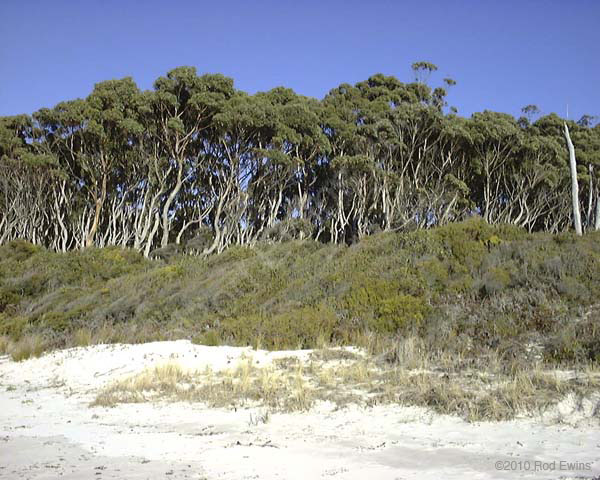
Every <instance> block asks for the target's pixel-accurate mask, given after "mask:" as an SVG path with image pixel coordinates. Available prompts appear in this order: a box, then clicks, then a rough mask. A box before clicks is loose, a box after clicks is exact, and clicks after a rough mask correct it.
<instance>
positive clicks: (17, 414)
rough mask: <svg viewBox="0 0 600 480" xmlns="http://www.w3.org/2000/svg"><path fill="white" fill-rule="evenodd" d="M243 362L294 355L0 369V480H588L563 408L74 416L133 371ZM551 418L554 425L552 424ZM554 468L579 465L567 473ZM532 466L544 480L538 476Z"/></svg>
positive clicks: (118, 353)
mask: <svg viewBox="0 0 600 480" xmlns="http://www.w3.org/2000/svg"><path fill="white" fill-rule="evenodd" d="M244 352H245V353H246V354H251V355H252V358H253V359H254V360H255V361H257V362H258V363H259V365H264V364H267V363H268V362H270V361H272V360H273V358H277V357H284V356H289V355H297V356H307V355H308V352H305V351H304V352H277V353H268V352H263V351H259V352H255V351H251V350H250V349H248V348H245V349H244V348H233V347H202V346H197V345H192V344H191V343H189V342H188V341H177V342H156V343H149V344H144V345H126V346H125V345H110V346H109V345H102V346H94V347H89V348H78V349H70V350H65V351H59V352H55V353H52V354H50V355H45V356H43V357H41V358H39V359H31V360H27V361H25V362H21V363H15V362H12V361H11V360H9V359H8V358H7V357H5V356H4V357H0V478H31V479H42V478H48V479H50V478H71V479H84V478H85V479H89V478H97V479H106V478H171V479H173V478H207V479H228V480H229V479H231V480H235V479H251V478H252V479H254V478H256V479H271V478H279V479H290V480H291V479H303V480H304V479H318V478H328V477H334V478H336V479H390V480H391V479H413V478H414V479H417V478H418V479H432V480H433V479H435V480H438V479H461V480H462V479H513V478H540V479H541V478H552V479H557V478H593V477H594V476H597V475H600V426H599V424H598V421H597V419H595V418H594V419H590V417H591V416H592V415H593V414H594V412H593V411H592V410H593V409H591V407H589V406H585V405H583V406H582V405H575V404H573V402H572V401H570V400H569V399H567V400H565V402H563V403H562V404H561V405H560V407H558V408H556V409H554V411H553V412H552V413H551V414H548V415H547V416H546V417H545V418H544V419H540V418H538V419H521V420H516V421H512V422H502V423H475V424H469V423H466V422H464V421H462V420H460V419H458V418H455V417H448V416H440V415H434V414H431V413H429V412H427V411H426V410H424V409H420V408H406V407H400V406H382V407H376V408H368V409H363V408H358V407H352V408H348V409H343V410H338V411H335V410H333V409H332V408H330V407H329V406H328V405H325V404H321V405H320V406H318V407H317V408H315V409H314V410H312V411H311V412H309V413H294V414H271V416H270V419H269V421H268V422H267V423H261V424H258V425H256V424H255V423H256V422H251V416H252V418H256V416H257V415H260V413H261V410H260V409H238V410H237V411H232V410H223V409H208V408H205V407H203V406H202V405H199V404H188V403H172V404H128V405H119V406H117V407H115V408H103V407H94V408H89V407H88V405H89V403H90V402H91V401H92V400H93V399H94V398H95V395H96V393H97V392H98V390H99V389H100V388H102V387H103V386H104V385H106V384H108V383H110V382H111V381H112V380H114V379H118V378H122V377H123V376H127V375H130V374H133V373H136V372H138V371H141V370H143V369H144V368H145V367H148V366H151V365H156V364H164V363H165V362H167V361H169V360H173V361H175V362H177V363H179V364H181V365H182V366H184V367H186V368H190V369H201V370H202V369H204V368H205V367H206V366H207V365H210V366H211V368H213V370H219V369H222V368H226V367H228V366H233V365H235V364H236V363H237V361H238V359H239V357H240V355H241V354H242V353H244ZM569 402H571V403H569ZM586 408H587V410H586ZM588 410H589V411H588ZM557 419H562V420H563V421H568V423H559V424H557V423H556V420H557ZM498 461H505V462H508V465H509V466H510V464H509V462H511V461H512V462H513V464H512V466H513V469H512V470H497V469H496V468H495V463H496V462H498ZM561 461H567V462H571V463H572V464H573V463H576V462H578V463H579V465H575V466H574V465H571V467H572V468H569V466H568V465H566V464H563V465H561V464H560V462H561ZM519 462H520V464H519ZM536 462H537V463H536ZM540 462H544V468H546V471H539V468H541V467H542V464H541V463H540ZM573 467H575V468H573ZM588 467H589V468H588ZM535 468H538V471H534V469H535Z"/></svg>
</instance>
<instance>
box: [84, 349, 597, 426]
mask: <svg viewBox="0 0 600 480" xmlns="http://www.w3.org/2000/svg"><path fill="white" fill-rule="evenodd" d="M412 359H413V361H415V360H416V359H415V357H414V355H413V357H412ZM417 364H418V365H422V366H425V365H426V366H427V368H418V367H416V365H417ZM496 366H498V364H496ZM599 388H600V372H599V371H597V370H596V371H592V370H588V371H585V372H580V373H578V374H572V375H565V374H564V372H558V371H552V370H542V369H541V366H540V365H539V364H538V365H535V366H533V367H532V368H529V369H517V370H513V371H510V372H506V371H502V370H497V369H495V368H494V367H493V365H492V366H491V367H490V368H489V369H487V370H485V371H481V370H479V369H473V368H466V369H463V368H458V366H455V365H450V364H448V365H445V366H433V364H432V363H431V359H430V358H429V357H428V356H427V355H426V354H423V355H422V358H421V359H420V361H418V362H416V363H413V364H412V365H410V364H409V363H406V362H404V361H401V362H398V363H395V364H390V363H389V362H387V361H386V360H385V359H382V358H376V357H372V356H369V355H362V354H358V353H354V352H352V351H349V350H345V349H326V350H316V351H314V352H313V353H312V354H311V355H310V356H309V357H308V360H306V361H303V360H301V359H299V358H297V357H294V356H290V357H284V358H280V359H278V360H276V361H274V362H273V363H272V364H269V365H266V366H261V365H259V364H258V363H257V362H255V361H254V360H253V358H252V357H251V356H249V357H242V359H241V360H240V361H239V363H238V364H237V365H235V366H233V367H232V368H229V369H226V370H223V371H212V370H210V369H205V370H203V371H184V370H183V369H182V368H181V367H179V366H178V365H177V364H174V363H168V364H165V365H161V366H157V367H154V368H152V369H148V370H145V371H143V372H141V373H140V374H138V375H134V376H132V377H129V378H125V379H122V380H118V381H116V382H114V383H112V384H110V385H108V386H107V387H105V388H104V389H103V390H102V391H101V392H100V393H99V394H98V395H97V397H96V399H95V401H94V402H93V403H92V405H91V406H104V407H110V406H115V405H117V404H119V403H136V402H148V401H158V400H167V401H188V402H201V403H203V404H205V405H207V406H209V407H221V408H239V407H263V408H264V409H265V411H266V412H267V414H268V412H273V413H275V412H293V411H306V410H309V409H310V408H311V407H313V406H314V405H315V403H317V402H320V401H326V402H331V403H332V404H333V405H335V406H336V407H344V406H347V405H350V404H356V405H360V406H373V405H379V404H392V403H395V404H403V405H410V406H420V407H426V408H429V409H431V410H433V411H435V412H436V413H443V414H453V415H459V416H461V417H462V418H464V419H466V420H468V421H479V420H508V419H512V418H514V417H516V416H519V415H536V414H542V413H544V412H545V411H546V410H547V409H548V408H549V407H551V406H552V405H554V404H556V403H557V402H558V401H559V400H561V399H563V398H564V397H565V396H567V395H574V396H575V397H576V398H579V399H583V398H585V397H586V396H588V395H590V393H592V392H594V391H598V389H599Z"/></svg>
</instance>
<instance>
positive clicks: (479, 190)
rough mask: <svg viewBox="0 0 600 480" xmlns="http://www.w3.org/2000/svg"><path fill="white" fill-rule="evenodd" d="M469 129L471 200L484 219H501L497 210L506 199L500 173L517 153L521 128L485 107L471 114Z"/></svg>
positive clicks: (494, 221) (493, 220)
mask: <svg viewBox="0 0 600 480" xmlns="http://www.w3.org/2000/svg"><path fill="white" fill-rule="evenodd" d="M469 130H470V137H471V139H472V141H471V149H472V155H471V167H472V169H473V171H474V172H475V177H474V178H473V183H474V184H473V188H472V194H473V195H474V198H473V200H474V202H475V204H476V205H477V207H478V208H479V209H480V210H481V215H482V217H483V218H484V219H485V220H486V221H487V222H489V223H497V222H499V221H502V220H503V219H502V215H501V212H502V209H503V207H504V206H505V205H506V203H507V201H509V199H508V192H506V190H505V189H504V186H505V182H504V177H505V175H506V174H507V171H508V169H509V167H510V164H511V162H514V161H515V160H516V159H517V157H518V153H519V151H520V149H521V145H522V142H523V132H522V131H521V129H520V127H519V125H518V124H517V122H516V121H515V119H514V118H513V117H512V116H510V115H508V114H504V113H497V112H490V111H487V110H486V111H484V112H483V113H475V114H473V116H472V118H471V121H470V122H469Z"/></svg>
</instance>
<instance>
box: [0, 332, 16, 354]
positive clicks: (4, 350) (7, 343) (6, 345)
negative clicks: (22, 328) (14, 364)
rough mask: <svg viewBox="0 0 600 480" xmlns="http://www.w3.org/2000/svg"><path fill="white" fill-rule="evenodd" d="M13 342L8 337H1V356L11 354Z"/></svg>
mask: <svg viewBox="0 0 600 480" xmlns="http://www.w3.org/2000/svg"><path fill="white" fill-rule="evenodd" d="M12 343H13V342H12V340H11V339H10V337H9V336H7V335H0V355H6V354H8V353H9V352H10V348H11V346H12Z"/></svg>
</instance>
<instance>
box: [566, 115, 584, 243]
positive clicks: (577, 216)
mask: <svg viewBox="0 0 600 480" xmlns="http://www.w3.org/2000/svg"><path fill="white" fill-rule="evenodd" d="M564 125H565V139H566V140H567V147H568V148H569V165H570V168H571V199H572V201H573V223H574V225H575V233H576V234H577V235H583V231H582V229H581V212H580V211H579V184H578V183H577V162H576V161H575V147H573V142H572V141H571V135H569V127H567V124H566V123H565V124H564Z"/></svg>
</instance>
